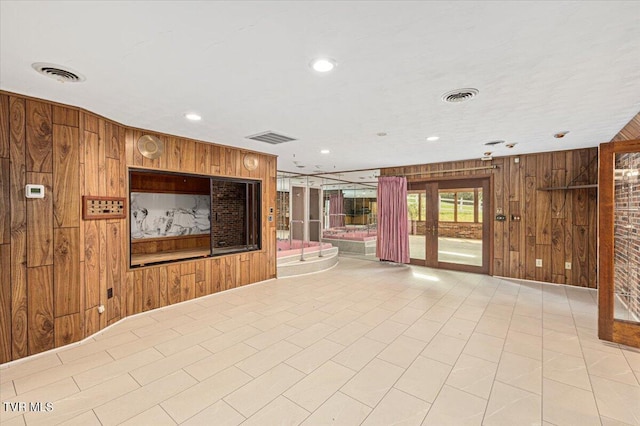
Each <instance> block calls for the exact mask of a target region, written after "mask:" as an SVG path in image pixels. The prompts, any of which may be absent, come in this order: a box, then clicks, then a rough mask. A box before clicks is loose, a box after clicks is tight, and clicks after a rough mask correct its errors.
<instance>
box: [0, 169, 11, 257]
mask: <svg viewBox="0 0 640 426" xmlns="http://www.w3.org/2000/svg"><path fill="white" fill-rule="evenodd" d="M10 162H11V160H9V159H8V158H0V244H9V243H10V242H11V180H10V177H11V164H10Z"/></svg>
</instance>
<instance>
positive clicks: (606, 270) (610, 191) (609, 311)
mask: <svg viewBox="0 0 640 426" xmlns="http://www.w3.org/2000/svg"><path fill="white" fill-rule="evenodd" d="M629 152H640V140H632V141H621V142H609V143H603V144H601V145H600V147H599V163H600V164H599V167H598V240H599V244H598V337H599V338H600V339H603V340H608V341H611V342H616V343H622V344H624V345H628V346H634V347H636V348H637V347H640V324H638V323H634V322H632V321H625V320H620V319H615V318H614V295H613V293H614V269H615V265H614V206H615V199H614V197H615V179H614V177H615V154H623V153H629Z"/></svg>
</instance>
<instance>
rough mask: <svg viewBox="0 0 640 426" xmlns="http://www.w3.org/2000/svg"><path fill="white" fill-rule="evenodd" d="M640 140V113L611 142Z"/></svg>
mask: <svg viewBox="0 0 640 426" xmlns="http://www.w3.org/2000/svg"><path fill="white" fill-rule="evenodd" d="M637 139H640V112H639V113H637V114H636V115H635V116H634V117H633V118H631V120H629V122H628V123H627V124H626V125H625V126H624V127H623V128H622V129H620V131H619V132H618V133H617V134H616V135H615V136H614V137H613V139H611V142H620V141H631V140H637Z"/></svg>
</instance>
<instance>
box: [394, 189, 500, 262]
mask: <svg viewBox="0 0 640 426" xmlns="http://www.w3.org/2000/svg"><path fill="white" fill-rule="evenodd" d="M490 183H491V181H490V178H489V177H484V178H473V179H448V180H434V181H427V182H412V183H409V185H408V191H407V192H408V194H407V207H408V215H409V256H410V258H411V263H412V264H417V265H423V266H429V267H433V268H444V269H454V270H459V271H466V272H477V273H483V274H489V273H490V264H491V259H490V254H491V250H490V246H491V238H490V235H491V229H490V227H491V217H490V212H491V210H490V200H491V193H490Z"/></svg>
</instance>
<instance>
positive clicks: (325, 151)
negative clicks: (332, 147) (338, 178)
mask: <svg viewBox="0 0 640 426" xmlns="http://www.w3.org/2000/svg"><path fill="white" fill-rule="evenodd" d="M330 152H331V151H329V150H328V149H323V150H321V151H320V154H328V153H330Z"/></svg>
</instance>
